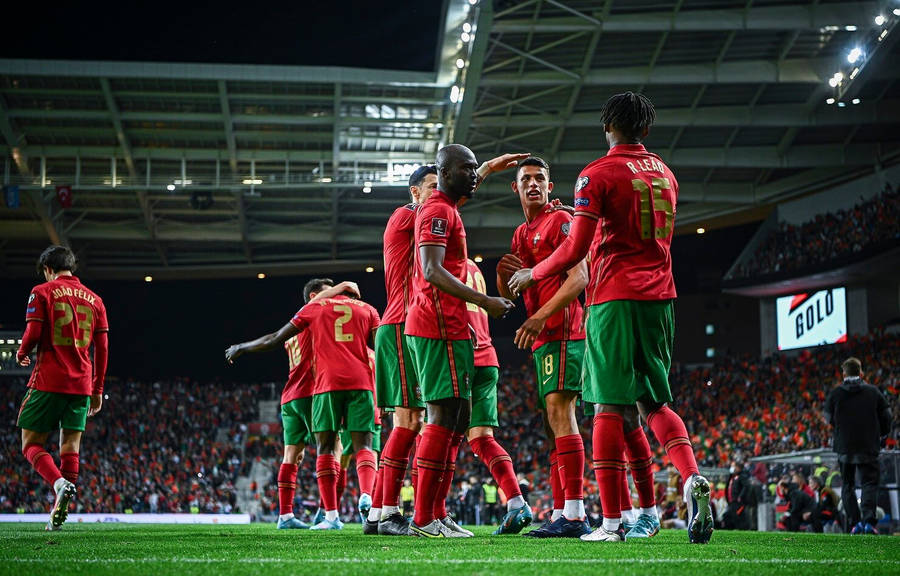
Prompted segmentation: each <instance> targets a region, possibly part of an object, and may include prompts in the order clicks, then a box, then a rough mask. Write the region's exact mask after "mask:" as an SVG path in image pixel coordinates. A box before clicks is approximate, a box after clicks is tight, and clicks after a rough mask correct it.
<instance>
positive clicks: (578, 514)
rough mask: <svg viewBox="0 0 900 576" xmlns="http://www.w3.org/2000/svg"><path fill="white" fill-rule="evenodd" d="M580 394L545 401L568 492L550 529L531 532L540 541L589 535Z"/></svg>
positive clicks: (556, 394) (558, 395)
mask: <svg viewBox="0 0 900 576" xmlns="http://www.w3.org/2000/svg"><path fill="white" fill-rule="evenodd" d="M577 397H578V394H577V392H574V391H571V390H560V391H557V392H551V393H550V394H547V395H546V396H545V397H544V401H545V403H546V405H547V411H546V414H547V420H548V421H549V423H550V428H551V429H552V430H553V435H554V437H555V445H556V452H557V460H558V462H559V475H560V480H561V482H562V484H563V491H564V492H565V504H564V505H563V514H562V516H561V517H560V518H558V519H557V520H556V521H554V522H551V523H550V524H549V525H547V526H545V527H542V528H539V529H538V530H533V531H531V532H528V535H529V536H533V537H537V538H558V537H579V536H582V535H584V534H588V533H589V532H590V528H589V527H588V525H587V522H586V521H585V520H586V517H587V513H586V512H585V510H584V441H583V440H582V439H581V433H580V432H579V431H578V420H577V419H576V418H575V401H576V399H577Z"/></svg>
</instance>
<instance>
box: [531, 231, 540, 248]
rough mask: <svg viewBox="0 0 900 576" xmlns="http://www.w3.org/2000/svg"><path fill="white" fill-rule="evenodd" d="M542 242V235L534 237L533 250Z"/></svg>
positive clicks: (538, 234)
mask: <svg viewBox="0 0 900 576" xmlns="http://www.w3.org/2000/svg"><path fill="white" fill-rule="evenodd" d="M540 241H541V233H540V232H538V233H537V234H535V235H534V238H533V239H532V240H531V246H532V248H537V243H538V242H540Z"/></svg>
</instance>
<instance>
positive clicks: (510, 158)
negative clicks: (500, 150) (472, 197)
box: [475, 152, 531, 190]
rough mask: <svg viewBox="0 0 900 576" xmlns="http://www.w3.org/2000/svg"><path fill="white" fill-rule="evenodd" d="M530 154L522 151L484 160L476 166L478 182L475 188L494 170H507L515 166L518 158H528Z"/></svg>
mask: <svg viewBox="0 0 900 576" xmlns="http://www.w3.org/2000/svg"><path fill="white" fill-rule="evenodd" d="M530 155H531V154H530V153H528V152H524V153H515V154H503V155H502V156H497V157H496V158H491V159H490V160H488V161H486V162H482V163H481V165H480V166H479V167H478V170H476V172H478V183H477V184H476V185H475V189H476V190H477V189H478V186H480V185H481V183H482V182H484V180H485V178H487V177H488V176H490V175H491V174H493V173H494V172H502V171H504V170H508V169H510V168H515V167H516V165H517V164H518V163H519V160H524V159H525V158H528V157H529V156H530Z"/></svg>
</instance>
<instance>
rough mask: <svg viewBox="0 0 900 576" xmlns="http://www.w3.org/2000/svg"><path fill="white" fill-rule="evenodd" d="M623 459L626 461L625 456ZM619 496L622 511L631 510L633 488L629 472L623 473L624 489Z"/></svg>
mask: <svg viewBox="0 0 900 576" xmlns="http://www.w3.org/2000/svg"><path fill="white" fill-rule="evenodd" d="M622 461H623V462H624V461H625V458H624V457H623V458H622ZM619 498H620V502H621V506H620V508H619V509H620V510H622V512H631V507H632V502H631V488H629V487H628V474H627V473H626V474H622V489H621V490H620V491H619Z"/></svg>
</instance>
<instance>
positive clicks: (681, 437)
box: [509, 92, 713, 543]
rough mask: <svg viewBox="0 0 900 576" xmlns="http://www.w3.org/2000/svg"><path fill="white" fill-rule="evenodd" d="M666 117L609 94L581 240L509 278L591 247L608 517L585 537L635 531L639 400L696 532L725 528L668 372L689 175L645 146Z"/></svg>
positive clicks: (597, 440) (580, 188)
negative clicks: (626, 522)
mask: <svg viewBox="0 0 900 576" xmlns="http://www.w3.org/2000/svg"><path fill="white" fill-rule="evenodd" d="M655 116H656V113H655V111H654V109H653V104H652V103H651V102H650V101H649V100H648V99H647V98H646V97H644V96H642V95H636V94H633V93H631V92H626V93H624V94H618V95H616V96H613V97H612V98H610V99H609V100H608V101H607V102H606V104H605V105H604V107H603V111H602V112H601V120H602V122H603V127H604V131H605V133H606V140H607V143H608V144H609V148H610V150H609V153H608V154H607V155H606V156H605V157H603V158H599V159H598V160H595V161H594V162H592V163H590V164H589V165H588V166H587V167H586V168H585V169H584V170H582V172H581V174H580V176H579V178H578V180H577V182H576V184H575V221H574V223H573V225H572V230H571V233H570V236H569V238H568V239H567V240H566V242H564V243H563V244H562V246H560V247H559V248H558V249H557V250H556V251H555V252H554V253H553V255H552V256H551V257H550V258H548V259H546V260H544V261H543V262H541V263H540V264H538V265H537V266H535V267H534V269H533V270H532V269H523V270H520V271H518V272H516V273H515V275H514V276H513V277H512V279H511V280H510V283H509V286H510V289H511V290H513V291H520V290H523V289H525V288H526V287H527V286H529V285H530V284H531V283H533V282H540V281H541V279H543V278H547V277H548V276H552V275H553V274H557V273H559V272H560V271H562V270H566V269H568V268H569V267H570V266H572V265H573V264H575V263H576V262H578V261H579V260H581V259H582V258H584V257H585V256H587V255H588V254H589V257H590V263H591V281H590V284H589V286H588V292H587V305H588V318H587V322H586V329H587V333H588V334H587V350H586V354H585V379H584V399H585V401H588V402H594V403H595V404H596V416H595V418H594V442H593V446H594V454H593V457H594V470H595V473H596V476H597V481H598V484H599V485H600V499H601V504H602V507H603V525H602V526H601V527H600V528H598V529H597V530H595V531H594V532H593V533H591V534H589V535H586V536H583V537H582V539H583V540H588V541H606V542H621V541H623V540H624V539H625V534H624V530H623V529H622V528H621V525H620V524H621V517H620V516H619V511H620V494H619V490H620V487H621V486H622V484H623V477H624V474H625V461H624V458H623V455H624V453H625V448H626V434H627V433H629V432H631V431H632V430H634V429H635V428H637V427H638V426H639V422H638V419H637V413H636V412H637V411H636V410H635V404H637V408H638V409H639V410H640V412H641V414H642V415H643V416H644V417H645V418H646V419H647V423H648V424H649V426H650V428H651V429H652V430H653V433H654V435H655V436H656V438H657V440H658V441H659V442H660V443H661V444H663V446H665V449H666V452H667V454H668V456H669V458H670V459H671V460H672V463H673V464H674V465H675V467H676V468H677V469H678V472H679V473H680V474H681V477H682V478H685V479H686V481H685V486H684V496H685V500H686V502H687V507H688V513H689V517H688V535H689V538H690V541H691V542H695V543H706V542H708V541H709V539H710V536H711V535H712V530H713V525H712V515H711V513H710V508H709V482H708V481H707V480H706V479H705V478H703V477H702V476H700V474H699V471H698V469H697V462H696V460H695V458H694V452H693V448H692V446H691V441H690V439H689V437H688V434H687V431H686V429H685V427H684V422H682V420H681V418H680V417H679V416H678V415H677V414H675V412H673V411H672V410H671V409H670V408H669V407H668V406H667V405H666V403H668V402H671V401H672V393H671V391H670V389H669V381H668V374H669V368H670V365H671V358H672V356H671V355H672V342H673V338H674V335H675V325H674V314H673V310H674V299H675V295H676V294H675V282H674V280H673V278H672V257H671V252H670V247H671V243H672V234H673V231H674V224H675V205H676V201H677V197H678V182H677V181H676V180H675V176H674V175H673V174H672V171H671V170H669V168H668V166H666V165H665V163H664V162H663V161H662V160H661V159H660V158H659V156H657V155H655V154H651V153H650V152H648V151H647V150H646V149H645V148H644V146H643V144H641V141H642V140H643V139H644V138H646V136H647V134H648V133H649V130H650V126H651V124H652V123H653V120H654V119H655ZM598 224H599V225H598ZM647 451H648V452H649V449H648V450H647ZM634 472H635V470H634V468H632V473H633V474H634ZM644 516H645V514H643V513H642V514H641V516H640V517H639V518H638V523H639V524H640V523H642V521H643V520H647V519H645V518H643V517H644Z"/></svg>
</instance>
